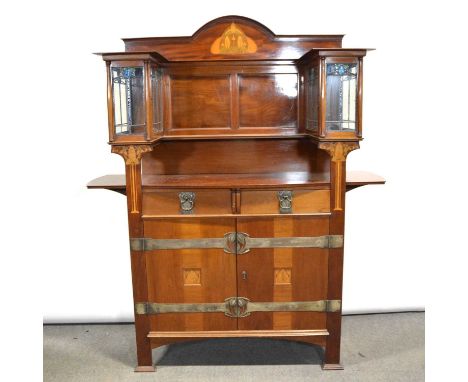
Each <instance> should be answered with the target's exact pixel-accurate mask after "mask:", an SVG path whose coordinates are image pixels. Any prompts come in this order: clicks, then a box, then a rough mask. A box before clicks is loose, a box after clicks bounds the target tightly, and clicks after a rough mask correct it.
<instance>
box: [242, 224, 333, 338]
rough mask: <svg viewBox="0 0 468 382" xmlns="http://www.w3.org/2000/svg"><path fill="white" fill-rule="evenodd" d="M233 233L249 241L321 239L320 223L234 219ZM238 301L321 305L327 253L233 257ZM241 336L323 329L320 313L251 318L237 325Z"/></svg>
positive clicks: (260, 251) (277, 251) (262, 251)
mask: <svg viewBox="0 0 468 382" xmlns="http://www.w3.org/2000/svg"><path fill="white" fill-rule="evenodd" d="M237 231H238V232H244V233H247V234H248V235H249V236H250V237H251V238H280V237H308V236H323V235H328V232H329V218H328V217H327V216H324V217H315V216H314V217H294V216H284V217H283V216H281V217H252V218H248V217H246V218H239V219H238V222H237ZM237 275H238V295H239V297H246V298H248V299H249V300H250V301H251V302H299V301H318V300H326V299H327V283H328V249H327V248H298V247H295V248H251V249H250V251H249V252H247V253H244V254H238V255H237ZM238 327H239V329H241V330H268V329H276V330H305V329H325V328H326V313H324V312H251V313H250V315H249V316H247V317H240V318H239V319H238Z"/></svg>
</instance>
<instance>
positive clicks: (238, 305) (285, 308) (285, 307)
mask: <svg viewBox="0 0 468 382" xmlns="http://www.w3.org/2000/svg"><path fill="white" fill-rule="evenodd" d="M340 309H341V300H318V301H293V302H251V301H250V300H249V299H248V298H245V297H230V298H227V299H226V300H225V301H224V302H222V303H200V304H161V303H154V302H140V303H136V304H135V312H136V313H137V314H164V313H224V314H225V315H226V316H228V317H247V316H249V315H250V313H252V312H338V311H340Z"/></svg>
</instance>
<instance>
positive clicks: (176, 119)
mask: <svg viewBox="0 0 468 382" xmlns="http://www.w3.org/2000/svg"><path fill="white" fill-rule="evenodd" d="M170 87H171V105H172V126H171V129H200V128H201V129H209V128H230V126H231V95H230V77H229V76H228V75H224V76H222V75H220V76H212V77H208V76H203V77H202V76H184V77H182V76H180V77H179V76H173V77H172V78H171V80H170Z"/></svg>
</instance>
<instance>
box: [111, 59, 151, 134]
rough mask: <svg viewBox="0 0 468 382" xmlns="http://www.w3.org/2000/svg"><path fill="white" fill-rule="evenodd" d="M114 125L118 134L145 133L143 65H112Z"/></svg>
mask: <svg viewBox="0 0 468 382" xmlns="http://www.w3.org/2000/svg"><path fill="white" fill-rule="evenodd" d="M112 94H113V100H114V126H115V133H116V134H117V135H126V134H144V131H145V120H146V114H145V102H144V99H145V98H144V97H145V95H144V77H143V67H138V66H137V67H112Z"/></svg>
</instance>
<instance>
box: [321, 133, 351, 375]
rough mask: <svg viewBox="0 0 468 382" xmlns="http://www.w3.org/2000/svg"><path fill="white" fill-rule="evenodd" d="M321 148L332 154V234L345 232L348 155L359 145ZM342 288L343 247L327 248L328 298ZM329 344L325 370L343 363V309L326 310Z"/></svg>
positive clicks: (331, 144) (338, 297) (323, 144)
mask: <svg viewBox="0 0 468 382" xmlns="http://www.w3.org/2000/svg"><path fill="white" fill-rule="evenodd" d="M318 148H319V149H322V150H325V151H326V152H327V153H328V154H329V155H330V158H331V164H330V182H331V212H332V214H331V216H330V231H329V234H330V235H344V211H345V193H346V157H347V155H348V154H349V153H350V152H351V151H353V150H356V149H358V148H359V143H358V142H320V143H319V144H318ZM342 292H343V247H342V248H330V249H329V251H328V299H330V300H341V299H342ZM327 330H328V332H329V335H328V337H327V344H326V348H325V359H324V363H323V365H322V368H323V369H324V370H337V369H343V366H342V365H341V364H340V346H341V344H340V338H341V309H340V311H339V312H334V313H328V314H327Z"/></svg>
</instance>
